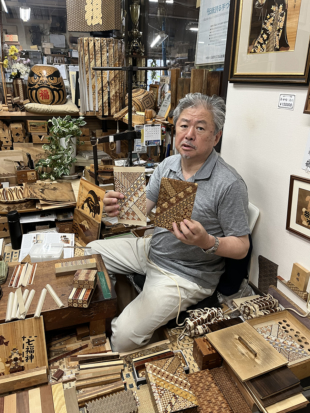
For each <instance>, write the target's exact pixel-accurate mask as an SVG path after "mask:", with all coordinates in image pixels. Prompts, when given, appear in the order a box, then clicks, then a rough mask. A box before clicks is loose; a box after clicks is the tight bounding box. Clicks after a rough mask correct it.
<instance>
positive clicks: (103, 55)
mask: <svg viewBox="0 0 310 413" xmlns="http://www.w3.org/2000/svg"><path fill="white" fill-rule="evenodd" d="M107 54H108V44H107V39H101V59H102V66H103V67H107V66H108V56H107ZM102 88H103V112H104V116H108V115H109V96H108V88H109V86H108V72H106V71H104V72H102Z"/></svg>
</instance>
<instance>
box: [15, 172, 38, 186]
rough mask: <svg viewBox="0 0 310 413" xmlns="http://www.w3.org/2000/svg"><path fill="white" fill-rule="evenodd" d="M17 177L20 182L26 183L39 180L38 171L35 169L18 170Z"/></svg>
mask: <svg viewBox="0 0 310 413" xmlns="http://www.w3.org/2000/svg"><path fill="white" fill-rule="evenodd" d="M16 179H17V183H18V184H25V183H26V182H31V183H33V182H37V179H38V173H37V171H35V170H33V169H25V170H22V171H16Z"/></svg>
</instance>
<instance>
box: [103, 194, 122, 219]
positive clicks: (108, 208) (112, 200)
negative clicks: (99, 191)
mask: <svg viewBox="0 0 310 413" xmlns="http://www.w3.org/2000/svg"><path fill="white" fill-rule="evenodd" d="M119 199H124V195H123V194H121V193H120V192H115V191H109V192H106V194H105V196H104V198H103V204H104V209H105V212H106V213H107V214H108V216H109V217H116V216H117V215H119V204H118V200H119Z"/></svg>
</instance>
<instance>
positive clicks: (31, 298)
mask: <svg viewBox="0 0 310 413" xmlns="http://www.w3.org/2000/svg"><path fill="white" fill-rule="evenodd" d="M34 294H35V290H31V291H30V294H29V296H28V298H27V301H26V304H25V310H26V311H25V314H24V315H22V316H21V319H22V320H24V319H25V318H26V315H27V313H28V310H29V307H30V305H31V303H32V300H33V297H34Z"/></svg>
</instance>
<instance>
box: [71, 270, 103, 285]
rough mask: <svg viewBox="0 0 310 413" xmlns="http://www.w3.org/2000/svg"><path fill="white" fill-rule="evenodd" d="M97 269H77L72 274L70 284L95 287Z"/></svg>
mask: <svg viewBox="0 0 310 413" xmlns="http://www.w3.org/2000/svg"><path fill="white" fill-rule="evenodd" d="M96 283H97V270H79V271H77V272H76V273H75V274H74V277H73V282H72V285H73V287H77V288H87V289H89V288H95V287H96Z"/></svg>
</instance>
